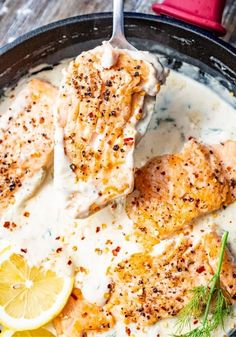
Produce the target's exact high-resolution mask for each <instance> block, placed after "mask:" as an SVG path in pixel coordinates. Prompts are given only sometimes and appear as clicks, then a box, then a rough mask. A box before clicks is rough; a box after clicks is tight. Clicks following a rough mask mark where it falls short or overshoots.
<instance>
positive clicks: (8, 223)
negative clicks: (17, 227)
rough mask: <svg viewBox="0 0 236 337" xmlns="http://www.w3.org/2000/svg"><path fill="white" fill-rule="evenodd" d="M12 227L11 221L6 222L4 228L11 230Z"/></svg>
mask: <svg viewBox="0 0 236 337" xmlns="http://www.w3.org/2000/svg"><path fill="white" fill-rule="evenodd" d="M10 225H11V223H10V221H5V222H4V225H3V227H4V228H8V229H9V228H10Z"/></svg>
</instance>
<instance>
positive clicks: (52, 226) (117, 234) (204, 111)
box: [0, 64, 236, 337]
mask: <svg viewBox="0 0 236 337" xmlns="http://www.w3.org/2000/svg"><path fill="white" fill-rule="evenodd" d="M64 66H65V64H64V65H59V66H57V67H55V69H53V70H52V71H46V72H44V71H43V72H41V73H40V74H37V75H35V76H34V77H40V78H43V79H49V80H50V81H51V82H52V83H53V84H55V85H58V84H59V83H60V80H61V69H62V68H63V67H64ZM188 69H189V72H190V73H191V69H192V68H191V67H189V68H188ZM25 81H26V80H25V79H23V80H22V81H21V82H20V84H19V85H18V86H17V88H16V89H14V90H13V91H11V92H9V93H6V94H7V97H6V98H5V99H4V100H3V102H2V103H1V105H0V112H1V113H4V111H5V110H6V108H7V107H8V106H9V105H10V103H11V101H12V99H11V98H9V97H8V95H9V96H10V95H11V94H12V93H16V92H18V91H19V90H20V89H21V88H22V86H24V83H25ZM235 126H236V111H235V110H234V109H233V108H232V107H231V106H230V105H229V104H228V103H226V102H225V101H224V100H222V99H221V98H220V97H219V96H218V95H216V94H215V93H214V92H212V91H211V90H210V89H208V88H207V87H206V86H203V85H202V84H199V83H197V82H196V81H193V80H191V79H190V78H188V77H185V76H183V75H181V74H179V73H176V72H174V71H171V73H170V76H169V77H168V79H167V81H166V85H165V86H163V87H162V88H161V91H160V93H159V95H158V98H157V104H156V112H155V113H154V114H153V116H152V118H151V123H150V125H149V131H148V132H147V133H146V135H145V136H144V137H143V138H142V140H141V141H140V142H139V144H138V146H137V149H136V151H135V166H136V167H140V166H142V165H143V164H144V163H145V162H146V161H147V159H149V158H151V157H153V156H154V155H160V154H164V153H172V152H176V151H179V150H180V149H181V148H182V146H183V144H184V142H186V140H187V139H188V137H189V136H194V137H196V138H197V139H199V140H201V141H203V142H206V143H209V144H213V143H219V142H220V141H224V140H227V139H236V127H235ZM60 202H61V201H60V197H59V194H58V193H57V191H56V190H55V189H54V187H53V183H52V173H51V172H49V173H48V176H47V178H46V180H45V182H44V184H43V186H41V188H40V189H39V190H38V191H37V194H36V195H34V196H33V197H32V198H31V199H29V200H27V201H26V202H25V205H24V206H22V208H21V209H20V211H18V212H17V213H14V214H13V213H12V214H11V217H12V218H13V219H14V221H15V222H16V223H17V224H18V225H19V226H18V228H17V231H13V232H10V233H9V232H6V229H3V228H2V227H0V245H1V246H2V247H3V246H4V245H7V244H8V243H10V244H11V245H12V247H14V249H15V250H16V251H19V250H20V248H27V250H28V252H27V254H26V258H27V259H28V261H29V262H30V263H31V264H39V263H41V262H42V261H43V263H44V264H45V265H46V266H48V267H51V265H54V264H55V266H56V268H57V269H58V270H59V271H60V272H62V273H67V272H68V273H69V272H70V268H68V266H67V261H68V259H71V260H72V261H73V265H74V266H76V267H77V268H79V267H81V268H80V270H81V271H80V272H79V273H77V276H76V285H77V286H78V287H80V288H81V289H82V292H83V295H84V296H85V297H86V298H87V299H88V300H89V301H91V302H94V303H97V304H103V303H104V294H105V293H106V292H107V284H108V283H109V279H108V278H107V275H106V270H107V268H108V267H109V266H110V265H112V264H116V263H117V262H118V261H120V260H122V259H123V258H125V257H127V256H129V255H130V254H132V253H134V252H138V251H140V249H141V248H140V247H139V246H138V245H137V244H136V243H135V242H134V239H133V238H132V235H131V233H132V222H131V220H130V219H129V218H128V217H127V215H126V213H125V212H124V209H123V204H122V202H118V203H117V205H116V204H113V205H110V206H107V207H106V208H105V209H103V210H102V211H100V212H98V213H96V214H94V215H92V216H91V217H89V218H87V219H83V220H73V219H71V218H69V217H68V216H67V215H66V214H65V213H64V212H63V210H62V209H61V208H60V207H58V205H60ZM25 211H27V212H29V213H30V216H29V217H28V218H26V217H25V216H24V215H23V214H24V212H25ZM235 222H236V204H233V205H230V206H229V207H227V208H226V209H225V210H221V211H219V212H216V213H215V214H213V215H209V216H206V217H203V218H201V219H199V220H198V221H196V227H195V233H196V237H197V236H198V231H199V229H200V228H202V227H204V228H208V226H210V225H211V224H217V225H219V226H220V228H221V229H222V230H223V229H224V230H226V229H227V230H229V232H230V236H229V242H230V247H231V249H232V251H233V252H234V254H236V225H235ZM58 237H60V238H59V239H58ZM56 238H57V239H56ZM165 244H166V243H165V242H163V243H161V244H160V245H158V246H156V247H155V249H154V252H155V253H156V254H157V255H158V254H160V253H161V251H162V250H163V249H164V246H165ZM60 247H62V248H63V251H62V252H61V253H59V254H58V253H56V250H57V248H60ZM117 247H120V250H119V252H118V253H117V255H114V253H113V252H112V251H114V250H116V248H117ZM154 252H153V254H154ZM235 315H236V311H235V310H234V313H233V315H232V317H231V318H229V319H228V321H227V323H226V324H225V327H226V330H228V329H231V328H232V327H233V324H234V321H235ZM175 322H176V321H175V319H166V320H163V321H160V322H158V323H157V324H155V325H153V326H151V327H148V328H144V329H142V330H136V327H135V326H134V325H132V326H131V327H130V328H131V331H132V333H131V336H132V334H133V335H134V336H136V337H144V336H148V337H156V336H157V335H158V334H159V336H160V337H167V336H170V335H171V334H173V332H174V331H175V329H174V325H175ZM224 335H225V333H224V332H223V331H221V330H219V331H217V332H215V333H214V337H223V336H224ZM88 336H89V337H90V336H101V337H124V336H126V332H125V327H124V325H123V324H122V323H121V322H118V323H117V324H116V326H115V327H114V328H113V329H111V330H110V331H108V332H104V333H88Z"/></svg>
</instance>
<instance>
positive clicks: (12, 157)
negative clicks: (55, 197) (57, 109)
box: [0, 79, 57, 215]
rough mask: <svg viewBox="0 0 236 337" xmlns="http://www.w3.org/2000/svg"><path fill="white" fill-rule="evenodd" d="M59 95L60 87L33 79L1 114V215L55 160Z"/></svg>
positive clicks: (32, 185)
mask: <svg viewBox="0 0 236 337" xmlns="http://www.w3.org/2000/svg"><path fill="white" fill-rule="evenodd" d="M56 95H57V89H56V88H55V87H54V86H52V85H51V84H50V83H48V82H46V81H43V80H40V79H33V80H31V81H29V82H28V83H27V85H26V86H25V87H24V88H23V89H22V90H21V91H20V92H19V93H18V94H17V95H16V97H15V99H14V101H13V103H12V105H11V106H10V108H9V110H8V111H6V112H4V113H3V116H2V117H1V120H0V172H1V174H0V215H2V214H3V212H4V211H5V210H6V209H7V208H8V206H9V204H14V203H15V202H19V201H20V200H18V199H22V198H23V197H26V196H27V195H29V194H30V193H31V192H32V190H33V189H34V188H35V187H36V186H37V185H38V183H39V182H40V181H41V180H42V178H43V176H44V174H45V172H46V169H47V168H48V167H49V166H50V165H51V163H52V152H53V144H54V140H53V139H54V126H53V125H54V123H53V118H54V117H53V111H52V107H53V105H54V103H55V99H56ZM23 187H25V189H24V193H23V195H21V196H19V192H20V190H22V189H23ZM17 194H18V196H19V198H17Z"/></svg>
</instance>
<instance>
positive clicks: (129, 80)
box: [55, 49, 159, 218]
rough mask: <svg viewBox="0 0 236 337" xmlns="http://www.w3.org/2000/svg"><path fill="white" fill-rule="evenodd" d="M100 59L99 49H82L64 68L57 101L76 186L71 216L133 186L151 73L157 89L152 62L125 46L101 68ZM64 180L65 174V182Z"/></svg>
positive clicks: (95, 207) (71, 198) (82, 214)
mask: <svg viewBox="0 0 236 337" xmlns="http://www.w3.org/2000/svg"><path fill="white" fill-rule="evenodd" d="M101 59H102V52H101V50H100V49H97V51H96V53H95V52H93V51H90V52H85V53H82V54H81V55H79V56H78V57H77V58H76V60H75V61H73V62H72V63H71V64H70V66H69V68H68V70H67V71H66V74H65V77H64V80H63V83H62V85H61V90H60V96H59V102H58V123H59V127H60V128H62V129H63V134H64V138H63V144H62V146H63V148H64V153H65V157H66V160H67V161H68V165H67V166H68V170H70V171H71V172H72V173H73V174H74V184H77V186H78V188H77V190H76V189H74V190H73V191H72V192H71V193H69V197H68V203H67V206H66V207H67V208H68V209H69V210H70V209H72V207H74V209H75V210H74V213H73V216H74V217H79V218H80V217H86V216H88V215H89V214H90V213H93V212H94V211H96V210H98V209H99V208H101V207H103V206H105V205H106V204H107V203H108V202H110V201H111V200H113V199H115V198H117V197H119V196H123V195H126V194H128V193H130V192H131V191H132V189H133V151H134V146H135V138H136V134H137V130H136V126H137V124H138V122H139V121H140V120H141V119H142V118H144V117H145V116H144V112H143V105H144V104H145V99H146V96H148V92H147V91H146V89H145V86H146V85H147V82H148V81H149V79H150V76H153V77H154V78H155V83H154V85H153V87H152V88H151V89H150V91H151V93H152V95H155V94H156V93H157V92H158V90H159V82H158V80H157V75H156V74H155V73H156V70H155V68H154V66H153V65H152V64H151V63H148V62H146V61H144V60H137V59H134V58H133V57H131V56H130V55H129V54H127V53H126V52H125V51H119V54H118V55H117V59H116V62H115V64H114V65H113V66H111V67H110V68H107V69H105V68H103V67H102V66H101V63H102V60H101ZM154 102H155V99H154ZM153 108H154V106H153ZM55 157H56V158H57V152H56V153H55ZM56 160H57V159H55V163H56ZM59 178H60V177H59ZM66 184H67V183H66V180H65V179H64V180H63V176H61V185H62V186H65V185H66ZM75 186H76V185H75ZM88 189H89V190H90V191H92V192H91V195H90V196H89V197H88V198H87V199H88V200H87V204H86V202H82V201H81V200H84V199H83V198H84V196H85V194H86V190H88ZM72 205H73V206H72Z"/></svg>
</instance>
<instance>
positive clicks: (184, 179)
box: [126, 139, 236, 247]
mask: <svg viewBox="0 0 236 337" xmlns="http://www.w3.org/2000/svg"><path fill="white" fill-rule="evenodd" d="M225 146H226V145H225ZM221 148H222V145H219V146H215V147H214V148H213V147H207V146H205V145H203V144H200V143H198V142H197V141H196V140H194V139H191V140H190V141H188V142H187V143H186V144H185V146H184V148H183V151H182V152H181V153H179V154H173V155H163V156H158V157H155V158H152V159H151V160H150V161H149V162H148V163H147V164H146V165H145V166H144V167H142V168H141V169H139V170H137V172H136V177H135V190H134V192H133V193H132V194H130V195H129V196H128V198H127V204H126V210H127V213H128V215H129V217H130V218H131V219H132V220H133V221H134V228H135V234H136V235H137V238H138V240H139V241H140V242H141V243H142V244H143V245H144V246H145V247H150V246H152V245H155V244H156V243H157V242H158V241H159V240H160V239H162V238H165V237H168V236H169V235H171V234H173V233H174V232H176V231H178V230H181V229H182V228H184V227H185V226H186V225H189V224H190V223H191V221H192V220H194V219H195V218H197V217H199V216H201V215H203V214H206V213H209V212H212V211H215V210H217V209H219V208H220V207H222V206H223V205H226V204H229V203H231V202H233V201H234V200H235V196H236V194H235V183H234V182H235V181H234V180H233V179H234V178H232V176H231V174H235V171H234V170H235V168H236V165H235V159H232V158H231V156H230V154H229V153H227V152H226V150H225V152H222V153H221ZM227 148H228V147H227ZM230 151H231V152H232V151H236V142H231V143H230ZM219 152H220V153H221V157H222V156H223V158H220V156H219ZM224 154H225V156H224ZM234 158H235V157H234ZM228 164H229V165H228ZM229 167H230V169H229ZM233 172H234V173H233Z"/></svg>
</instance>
